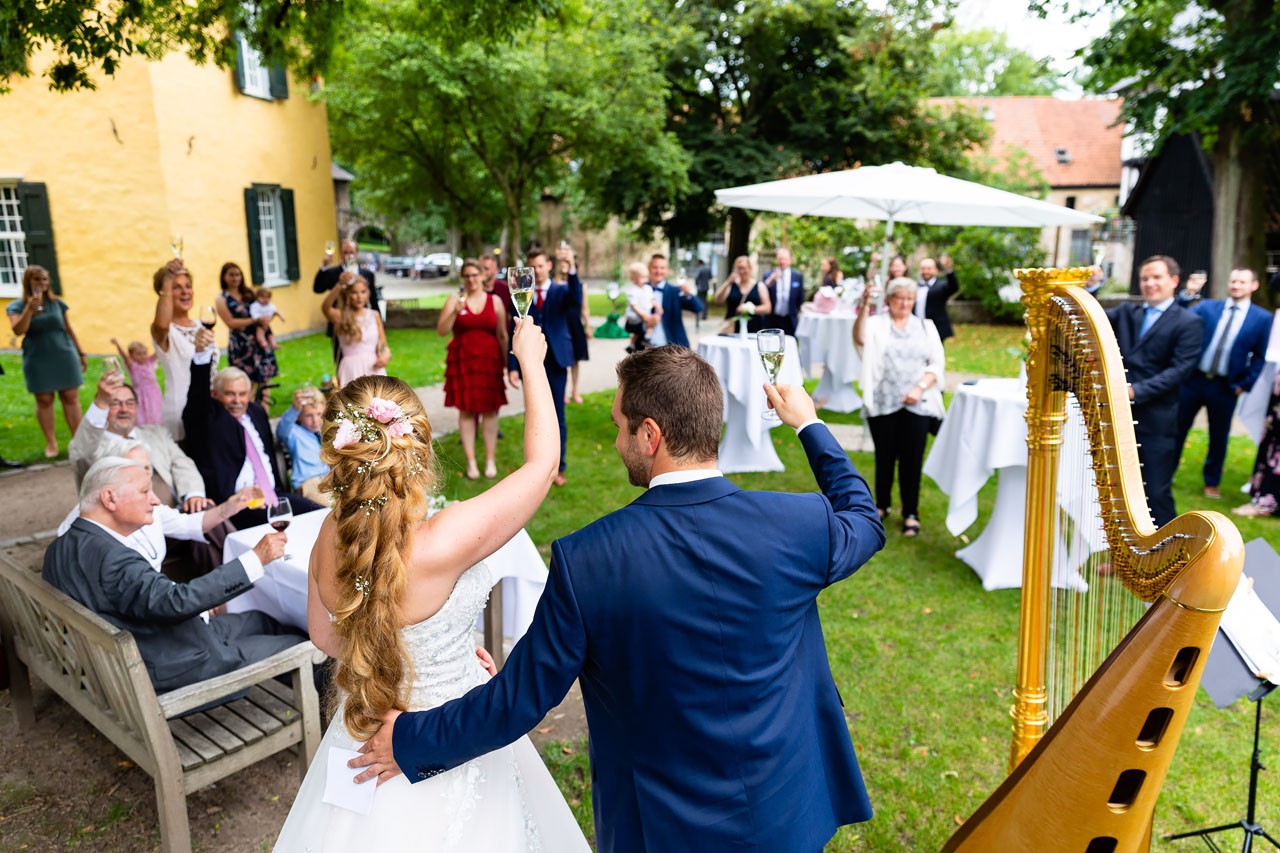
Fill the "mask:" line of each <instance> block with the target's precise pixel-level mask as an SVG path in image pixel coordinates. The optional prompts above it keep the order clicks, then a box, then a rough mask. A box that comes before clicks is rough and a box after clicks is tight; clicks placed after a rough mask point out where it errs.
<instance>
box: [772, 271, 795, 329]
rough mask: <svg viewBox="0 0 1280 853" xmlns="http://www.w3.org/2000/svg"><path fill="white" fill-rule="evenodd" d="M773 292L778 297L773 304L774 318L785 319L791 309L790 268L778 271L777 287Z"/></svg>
mask: <svg viewBox="0 0 1280 853" xmlns="http://www.w3.org/2000/svg"><path fill="white" fill-rule="evenodd" d="M774 290H775V291H776V292H777V297H778V298H777V299H775V300H774V303H773V313H774V316H777V317H786V316H787V315H788V314H790V309H791V267H787V268H785V269H780V270H778V286H777V287H775V288H774Z"/></svg>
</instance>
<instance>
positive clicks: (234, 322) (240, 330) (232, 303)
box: [214, 261, 280, 400]
mask: <svg viewBox="0 0 1280 853" xmlns="http://www.w3.org/2000/svg"><path fill="white" fill-rule="evenodd" d="M218 283H219V284H220V285H221V286H222V292H221V293H219V294H218V298H217V299H216V300H214V307H215V308H217V311H218V316H219V317H221V318H222V322H224V323H226V324H227V328H228V329H230V330H231V334H230V335H229V337H228V340H227V360H228V361H229V362H231V365H232V366H233V367H238V368H240V369H241V370H243V371H244V372H245V373H246V374H247V375H248V377H249V381H250V382H252V383H253V385H254V399H255V400H256V399H259V396H260V395H261V393H262V386H263V385H266V384H267V383H268V382H270V381H271V380H272V379H273V378H275V376H276V374H278V373H279V372H280V367H279V365H278V364H277V363H276V354H275V353H274V352H273V351H271V350H270V349H264V348H263V347H261V346H260V345H259V344H258V337H257V335H256V334H255V331H256V329H257V325H258V322H259V321H258V320H255V319H253V318H252V317H251V316H249V303H250V302H252V301H253V299H254V294H253V291H252V290H251V289H250V288H249V286H248V284H246V283H245V280H244V270H242V269H240V265H239V264H236V263H233V262H231V261H228V262H227V263H225V264H223V265H222V271H221V272H220V273H219V274H218Z"/></svg>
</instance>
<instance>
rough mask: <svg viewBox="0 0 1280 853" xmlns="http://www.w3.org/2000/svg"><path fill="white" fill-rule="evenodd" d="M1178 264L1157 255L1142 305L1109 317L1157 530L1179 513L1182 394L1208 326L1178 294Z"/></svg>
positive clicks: (1145, 278)
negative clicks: (1177, 300) (1176, 479)
mask: <svg viewBox="0 0 1280 853" xmlns="http://www.w3.org/2000/svg"><path fill="white" fill-rule="evenodd" d="M1178 272H1179V269H1178V262H1177V261H1175V260H1174V259H1173V258H1170V257H1168V256H1167V255H1155V256H1153V257H1150V258H1147V259H1146V260H1145V261H1143V262H1142V267H1141V270H1140V272H1139V274H1138V275H1139V279H1140V281H1141V285H1142V299H1143V303H1144V304H1142V305H1138V304H1135V303H1132V302H1128V303H1125V304H1123V305H1117V306H1116V307H1115V308H1112V309H1111V310H1110V311H1108V312H1107V319H1109V320H1110V321H1111V327H1112V328H1113V329H1114V330H1115V333H1116V343H1117V344H1118V345H1119V347H1120V355H1121V356H1122V357H1123V358H1124V366H1125V371H1126V373H1127V374H1128V378H1129V399H1130V400H1131V401H1133V420H1134V427H1133V431H1134V434H1135V436H1136V438H1137V440H1138V445H1139V447H1138V459H1139V461H1141V462H1142V480H1143V483H1144V485H1145V486H1146V492H1147V504H1148V506H1149V507H1150V509H1151V515H1152V517H1153V518H1154V519H1155V522H1156V524H1157V525H1163V524H1167V523H1168V522H1170V521H1172V520H1173V518H1174V516H1176V515H1177V514H1178V512H1177V509H1176V508H1175V507H1174V503H1173V472H1174V470H1176V469H1177V467H1178V455H1179V445H1178V393H1179V389H1180V388H1181V386H1182V384H1183V383H1184V382H1186V381H1187V377H1188V376H1190V375H1191V372H1192V371H1193V370H1195V368H1196V362H1197V361H1199V359H1200V340H1201V335H1202V332H1201V329H1202V326H1203V324H1202V323H1201V322H1200V318H1199V317H1196V316H1195V315H1194V314H1192V313H1191V312H1190V311H1188V310H1187V309H1185V308H1183V307H1182V306H1181V305H1178V304H1176V303H1175V301H1174V298H1173V295H1174V293H1175V292H1176V291H1177V289H1178Z"/></svg>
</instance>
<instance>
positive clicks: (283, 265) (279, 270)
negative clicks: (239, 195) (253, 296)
mask: <svg viewBox="0 0 1280 853" xmlns="http://www.w3.org/2000/svg"><path fill="white" fill-rule="evenodd" d="M255 189H256V191H257V193H258V246H259V247H260V248H261V250H262V278H263V284H265V285H267V286H268V287H279V286H280V285H283V284H289V283H290V282H289V275H288V271H289V256H288V250H287V248H286V245H285V233H284V204H283V202H282V201H281V199H280V188H279V187H255Z"/></svg>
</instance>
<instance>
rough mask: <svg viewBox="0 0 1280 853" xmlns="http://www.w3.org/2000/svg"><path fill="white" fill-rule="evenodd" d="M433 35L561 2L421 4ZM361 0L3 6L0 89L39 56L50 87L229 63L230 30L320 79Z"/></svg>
mask: <svg viewBox="0 0 1280 853" xmlns="http://www.w3.org/2000/svg"><path fill="white" fill-rule="evenodd" d="M418 6H419V8H420V9H421V10H422V12H423V14H424V16H429V17H430V19H431V26H432V28H433V29H438V30H439V31H441V32H446V33H459V32H464V33H482V34H485V35H487V36H489V37H502V36H506V35H509V33H510V32H511V28H513V27H517V26H520V25H522V24H523V23H525V22H527V21H528V20H531V19H532V18H533V17H535V16H537V15H542V14H548V13H551V12H553V11H554V10H555V9H556V8H558V6H559V3H558V0H468V2H466V3H457V2H453V0H420V2H419V3H418ZM370 12H371V10H370V8H369V6H368V5H367V4H366V3H365V2H364V0H248V2H246V0H146V2H143V0H112V2H102V0H8V2H4V3H0V92H3V91H5V90H6V88H7V86H8V84H9V83H10V82H11V81H12V80H13V78H14V77H26V76H29V75H30V73H31V60H32V57H33V56H34V55H35V54H36V52H37V51H41V50H48V51H51V52H52V62H51V63H50V65H49V66H48V68H47V69H46V70H45V71H44V75H45V76H46V77H47V78H48V80H49V87H50V88H51V89H53V90H55V91H70V90H74V89H92V88H94V82H93V76H94V74H95V73H96V72H98V71H100V72H101V73H103V74H106V75H107V76H111V75H112V74H114V73H115V71H116V68H117V67H119V65H120V62H121V61H122V60H123V59H125V58H127V57H130V56H145V57H147V58H150V59H157V58H159V57H161V56H163V55H164V54H166V53H169V52H170V51H173V50H183V51H186V53H187V54H188V55H189V56H191V58H192V59H194V60H195V61H196V62H201V63H203V62H208V61H214V62H216V63H218V64H220V65H224V66H225V65H229V64H231V63H232V62H234V61H235V47H236V45H235V33H237V32H239V33H242V34H244V36H245V37H246V39H247V40H248V42H249V44H250V45H252V46H253V47H255V48H256V49H257V50H259V51H260V52H261V53H262V54H263V55H264V56H265V57H266V58H267V60H268V61H270V62H272V63H282V64H287V65H289V66H291V67H293V68H294V69H295V70H297V71H298V72H299V73H302V74H304V75H305V76H308V77H310V76H314V75H317V74H320V73H322V72H323V71H324V70H325V68H326V67H327V64H328V61H329V58H330V56H331V53H332V49H333V45H334V43H335V41H336V40H338V39H345V38H347V37H348V36H349V35H350V34H351V32H352V31H358V30H359V29H361V28H362V27H363V26H364V24H365V21H366V16H367V15H369V14H370Z"/></svg>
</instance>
